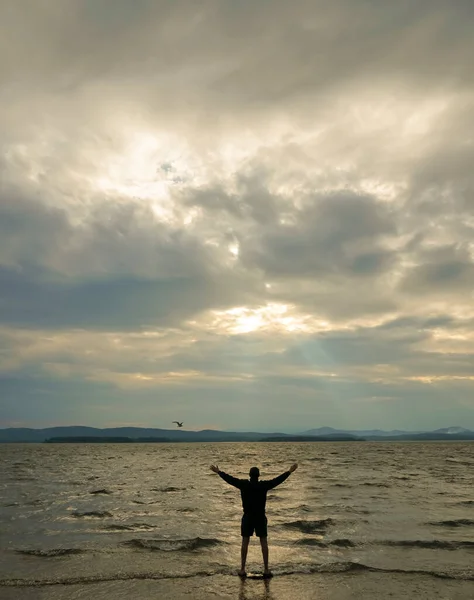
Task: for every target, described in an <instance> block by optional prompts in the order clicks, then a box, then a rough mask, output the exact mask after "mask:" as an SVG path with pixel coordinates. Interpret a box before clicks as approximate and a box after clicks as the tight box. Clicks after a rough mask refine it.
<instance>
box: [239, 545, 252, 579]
mask: <svg viewBox="0 0 474 600" xmlns="http://www.w3.org/2000/svg"><path fill="white" fill-rule="evenodd" d="M249 542H250V538H249V537H243V536H242V548H241V549H240V558H241V562H240V571H239V575H240V576H241V577H245V575H246V574H247V573H246V572H245V563H246V562H247V550H248V549H249Z"/></svg>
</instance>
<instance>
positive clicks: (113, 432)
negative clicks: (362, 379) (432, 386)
mask: <svg viewBox="0 0 474 600" xmlns="http://www.w3.org/2000/svg"><path fill="white" fill-rule="evenodd" d="M91 437H93V438H100V440H101V442H104V441H105V442H106V441H109V440H110V442H113V441H114V440H113V439H111V438H115V439H119V438H122V439H124V438H126V439H127V440H130V441H131V442H144V441H150V442H151V441H158V439H159V441H163V442H165V441H167V442H187V443H189V442H245V441H249V442H250V441H253V442H258V441H275V440H276V439H277V440H278V441H303V440H302V438H305V441H357V440H360V439H362V440H366V441H408V440H452V441H457V440H474V432H473V431H470V430H469V429H465V428H463V427H458V426H455V427H446V428H442V429H438V430H436V431H425V432H413V431H412V432H409V431H400V430H393V431H382V430H379V429H369V430H361V431H356V430H353V431H344V430H341V429H334V428H333V427H320V428H318V429H309V430H307V431H304V432H301V433H299V434H288V433H282V432H272V433H261V432H257V431H243V432H242V431H218V430H214V429H204V430H202V431H188V430H186V429H157V428H151V427H111V428H104V429H99V428H95V427H84V426H81V425H78V426H74V425H73V426H69V427H48V428H46V429H27V428H15V427H13V428H9V429H0V443H15V442H16V443H26V442H44V441H46V440H50V441H51V438H53V439H54V438H61V440H60V441H61V442H64V438H76V440H77V439H78V438H91ZM56 441H58V440H56Z"/></svg>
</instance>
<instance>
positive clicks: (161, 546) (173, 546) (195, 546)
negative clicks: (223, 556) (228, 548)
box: [122, 537, 223, 552]
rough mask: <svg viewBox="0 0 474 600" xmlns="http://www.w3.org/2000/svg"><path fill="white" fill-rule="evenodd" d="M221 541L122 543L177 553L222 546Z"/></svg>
mask: <svg viewBox="0 0 474 600" xmlns="http://www.w3.org/2000/svg"><path fill="white" fill-rule="evenodd" d="M222 543H223V542H222V541H221V540H218V539H216V538H200V537H196V538H190V539H187V540H167V539H158V540H157V539H133V540H127V541H126V542H123V544H122V545H123V546H129V547H131V548H138V549H139V550H150V551H152V552H154V551H160V552H179V551H183V550H185V551H187V550H199V549H200V548H210V547H212V546H217V545H219V544H222Z"/></svg>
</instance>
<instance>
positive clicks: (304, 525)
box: [283, 518, 335, 533]
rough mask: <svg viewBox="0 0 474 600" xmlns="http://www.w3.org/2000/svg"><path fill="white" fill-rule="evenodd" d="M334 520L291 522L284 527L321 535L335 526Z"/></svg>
mask: <svg viewBox="0 0 474 600" xmlns="http://www.w3.org/2000/svg"><path fill="white" fill-rule="evenodd" d="M334 523H335V522H334V519H329V518H328V519H319V520H316V521H303V520H298V521H291V522H290V523H284V524H283V527H288V528H290V529H298V530H299V531H302V532H303V533H321V532H323V531H325V530H326V529H327V528H328V527H330V526H331V525H334Z"/></svg>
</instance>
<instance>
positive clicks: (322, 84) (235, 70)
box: [0, 0, 474, 432]
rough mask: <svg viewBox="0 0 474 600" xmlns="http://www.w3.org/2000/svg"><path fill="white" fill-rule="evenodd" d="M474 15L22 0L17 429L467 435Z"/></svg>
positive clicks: (13, 280) (13, 293) (8, 227)
mask: <svg viewBox="0 0 474 600" xmlns="http://www.w3.org/2000/svg"><path fill="white" fill-rule="evenodd" d="M473 24H474V3H473V2H472V0H416V1H413V0H397V2H394V1H393V0H331V2H327V1H322V0H307V1H304V0H292V2H288V1H287V0H202V1H201V2H195V1H193V0H187V1H182V0H173V1H165V0H133V2H132V1H130V0H22V1H21V2H18V0H3V1H2V2H1V4H0V399H1V400H0V427H47V426H54V425H90V426H97V427H113V426H125V425H134V426H147V427H161V428H169V427H174V425H173V424H172V421H173V420H175V419H178V420H182V421H184V428H188V429H204V428H214V429H225V430H249V431H288V432H295V431H304V430H307V429H310V428H313V427H320V426H323V425H326V426H333V427H337V428H345V429H366V428H382V429H392V428H401V429H407V430H420V429H421V430H423V429H424V430H429V429H436V428H438V427H445V426H450V425H461V426H465V427H471V428H473V429H474V170H473V167H472V165H473V164H474V103H473V101H474V71H473V69H472V56H474V37H473V36H472V27H473Z"/></svg>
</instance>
